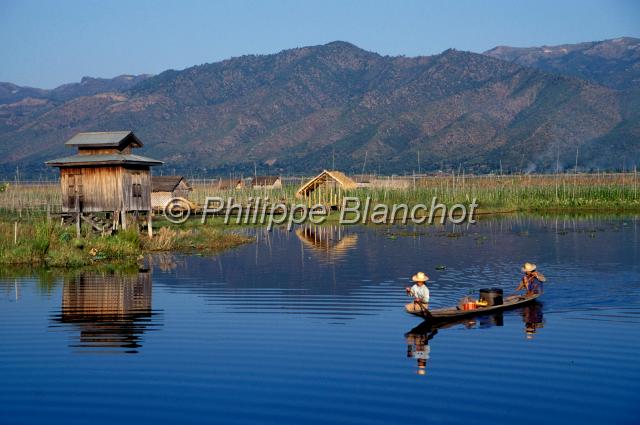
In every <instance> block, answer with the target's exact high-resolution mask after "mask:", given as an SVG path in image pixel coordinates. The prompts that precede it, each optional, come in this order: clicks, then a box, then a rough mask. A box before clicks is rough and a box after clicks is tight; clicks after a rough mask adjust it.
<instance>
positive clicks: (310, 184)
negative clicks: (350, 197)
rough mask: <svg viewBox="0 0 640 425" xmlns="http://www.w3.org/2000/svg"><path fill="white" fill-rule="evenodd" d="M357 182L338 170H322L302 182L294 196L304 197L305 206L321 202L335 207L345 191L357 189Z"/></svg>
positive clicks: (340, 201) (326, 205) (338, 205)
mask: <svg viewBox="0 0 640 425" xmlns="http://www.w3.org/2000/svg"><path fill="white" fill-rule="evenodd" d="M357 187H358V184H357V183H356V182H355V181H353V180H352V179H351V178H349V177H347V176H346V175H345V174H344V173H342V172H340V171H328V170H324V171H322V172H321V173H320V174H318V175H317V176H315V177H314V178H312V179H311V180H309V181H307V182H306V183H304V184H303V185H302V186H300V188H299V189H298V191H297V192H296V197H297V198H301V199H304V201H305V203H306V204H307V206H311V205H316V204H322V205H324V206H325V207H327V208H330V209H337V208H339V207H340V205H341V204H342V198H343V196H344V193H345V191H349V190H354V189H357Z"/></svg>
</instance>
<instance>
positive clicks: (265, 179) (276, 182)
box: [251, 176, 282, 189]
mask: <svg viewBox="0 0 640 425" xmlns="http://www.w3.org/2000/svg"><path fill="white" fill-rule="evenodd" d="M251 187H253V188H254V189H282V179H281V178H280V176H256V177H254V178H253V179H251Z"/></svg>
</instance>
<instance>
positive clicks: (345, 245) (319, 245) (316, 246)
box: [296, 225, 358, 263]
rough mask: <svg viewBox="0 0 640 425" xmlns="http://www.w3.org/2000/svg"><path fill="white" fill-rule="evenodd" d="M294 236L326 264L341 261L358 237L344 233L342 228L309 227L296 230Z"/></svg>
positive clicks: (332, 226)
mask: <svg viewBox="0 0 640 425" xmlns="http://www.w3.org/2000/svg"><path fill="white" fill-rule="evenodd" d="M296 235H297V236H298V238H299V239H300V240H301V241H302V243H303V245H304V246H306V247H307V248H310V250H311V252H313V253H314V254H316V255H318V256H320V257H321V258H322V259H323V260H325V261H326V262H328V263H333V262H336V261H339V260H341V259H343V258H344V257H345V256H346V255H347V253H348V252H349V251H350V250H351V249H353V248H355V247H356V245H357V244H358V235H357V234H355V233H345V230H344V228H343V227H342V226H334V225H322V226H319V225H309V226H304V227H300V228H298V229H296Z"/></svg>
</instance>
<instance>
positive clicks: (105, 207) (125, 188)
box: [60, 166, 151, 212]
mask: <svg viewBox="0 0 640 425" xmlns="http://www.w3.org/2000/svg"><path fill="white" fill-rule="evenodd" d="M134 183H135V184H139V185H140V189H139V192H137V193H140V196H135V197H134V196H133V192H134V189H133V184H134ZM60 185H61V189H62V210H63V211H65V212H69V211H75V194H76V193H78V194H79V195H80V201H81V208H82V211H84V212H102V211H120V210H122V209H123V208H124V210H125V211H149V210H151V173H150V172H149V167H141V168H139V169H136V168H124V167H121V166H117V167H113V166H111V167H107V166H104V167H62V168H60Z"/></svg>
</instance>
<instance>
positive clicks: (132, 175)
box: [122, 167, 151, 211]
mask: <svg viewBox="0 0 640 425" xmlns="http://www.w3.org/2000/svg"><path fill="white" fill-rule="evenodd" d="M134 185H139V189H138V192H136V189H134ZM122 187H123V197H124V209H125V211H150V210H151V172H150V171H149V167H146V168H145V167H140V168H125V169H123V175H122Z"/></svg>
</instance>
